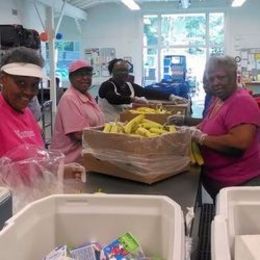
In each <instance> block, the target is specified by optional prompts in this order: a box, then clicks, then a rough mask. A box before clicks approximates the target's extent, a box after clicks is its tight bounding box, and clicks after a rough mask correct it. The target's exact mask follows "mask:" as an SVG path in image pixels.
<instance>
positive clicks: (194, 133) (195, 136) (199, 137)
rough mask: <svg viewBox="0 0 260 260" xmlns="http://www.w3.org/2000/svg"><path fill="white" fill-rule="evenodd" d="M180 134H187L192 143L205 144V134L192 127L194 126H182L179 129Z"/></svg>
mask: <svg viewBox="0 0 260 260" xmlns="http://www.w3.org/2000/svg"><path fill="white" fill-rule="evenodd" d="M180 131H181V132H184V133H187V132H188V133H189V134H190V135H191V138H192V140H193V141H194V142H196V143H198V144H200V145H203V144H204V142H205V139H206V137H207V136H208V135H207V134H205V133H203V132H202V131H201V130H200V129H198V128H196V127H194V126H191V127H190V126H182V127H181V128H180Z"/></svg>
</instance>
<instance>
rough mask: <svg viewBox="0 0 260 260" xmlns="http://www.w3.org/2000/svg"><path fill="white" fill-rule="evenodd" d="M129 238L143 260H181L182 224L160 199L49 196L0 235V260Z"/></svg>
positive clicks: (29, 259) (27, 259) (25, 259)
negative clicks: (155, 259) (147, 259)
mask: <svg viewBox="0 0 260 260" xmlns="http://www.w3.org/2000/svg"><path fill="white" fill-rule="evenodd" d="M125 232H131V233H132V234H133V235H134V236H135V237H136V238H137V240H138V241H139V243H140V245H141V246H142V248H143V250H144V252H145V254H146V255H147V256H160V257H162V258H163V259H167V260H184V258H185V256H184V254H185V251H184V246H185V245H184V238H185V235H184V219H183V214H182V211H181V208H180V206H179V205H178V204H177V203H176V202H174V201H173V200H171V199H170V198H168V197H166V196H148V195H106V194H94V195H87V194H76V195H53V196H49V197H46V198H44V199H41V200H38V201H36V202H33V203H31V204H29V205H28V206H26V207H25V208H24V209H23V210H21V211H20V212H19V213H17V214H16V215H15V216H14V217H12V218H11V219H10V220H8V222H7V225H6V226H5V228H4V229H3V230H2V231H1V232H0V259H1V260H15V259H19V260H36V259H42V257H44V256H45V255H47V254H48V253H49V252H50V251H51V250H52V249H54V248H55V247H56V246H58V245H63V244H67V245H69V246H72V247H74V246H75V247H77V246H80V245H81V244H83V243H86V242H87V241H97V242H100V243H101V244H107V243H109V242H111V241H112V240H113V239H115V238H117V237H119V236H120V235H122V234H124V233H125Z"/></svg>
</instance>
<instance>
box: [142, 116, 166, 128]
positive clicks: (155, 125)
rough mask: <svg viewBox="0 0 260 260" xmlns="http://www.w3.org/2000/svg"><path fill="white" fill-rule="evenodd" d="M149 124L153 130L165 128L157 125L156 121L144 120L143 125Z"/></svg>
mask: <svg viewBox="0 0 260 260" xmlns="http://www.w3.org/2000/svg"><path fill="white" fill-rule="evenodd" d="M144 123H145V124H146V123H147V124H149V126H150V128H152V127H155V128H163V125H161V124H159V123H156V122H154V121H151V120H149V119H146V118H145V119H143V124H144Z"/></svg>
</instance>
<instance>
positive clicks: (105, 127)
mask: <svg viewBox="0 0 260 260" xmlns="http://www.w3.org/2000/svg"><path fill="white" fill-rule="evenodd" d="M110 129H111V124H109V123H106V124H105V126H104V129H103V132H104V133H109V132H110Z"/></svg>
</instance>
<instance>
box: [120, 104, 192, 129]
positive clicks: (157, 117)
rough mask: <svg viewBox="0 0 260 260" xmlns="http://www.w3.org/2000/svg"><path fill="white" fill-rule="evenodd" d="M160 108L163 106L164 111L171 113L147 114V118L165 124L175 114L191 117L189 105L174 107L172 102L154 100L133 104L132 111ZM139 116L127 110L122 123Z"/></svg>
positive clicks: (124, 112)
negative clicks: (142, 108) (144, 108)
mask: <svg viewBox="0 0 260 260" xmlns="http://www.w3.org/2000/svg"><path fill="white" fill-rule="evenodd" d="M158 106H162V108H163V109H166V110H167V111H169V113H167V114H153V113H147V114H145V118H147V119H149V120H152V121H154V122H157V123H160V124H165V123H166V122H167V118H168V117H169V116H171V115H174V114H177V113H179V114H181V115H189V114H190V105H189V104H182V105H174V104H173V103H172V102H170V101H164V102H162V101H156V100H152V101H150V102H149V103H148V104H138V103H134V104H132V109H136V108H138V107H150V108H156V107H158ZM137 115H138V114H134V113H131V112H130V111H129V110H125V111H123V112H121V113H120V121H121V122H126V121H130V120H131V119H133V118H134V117H136V116H137Z"/></svg>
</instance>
